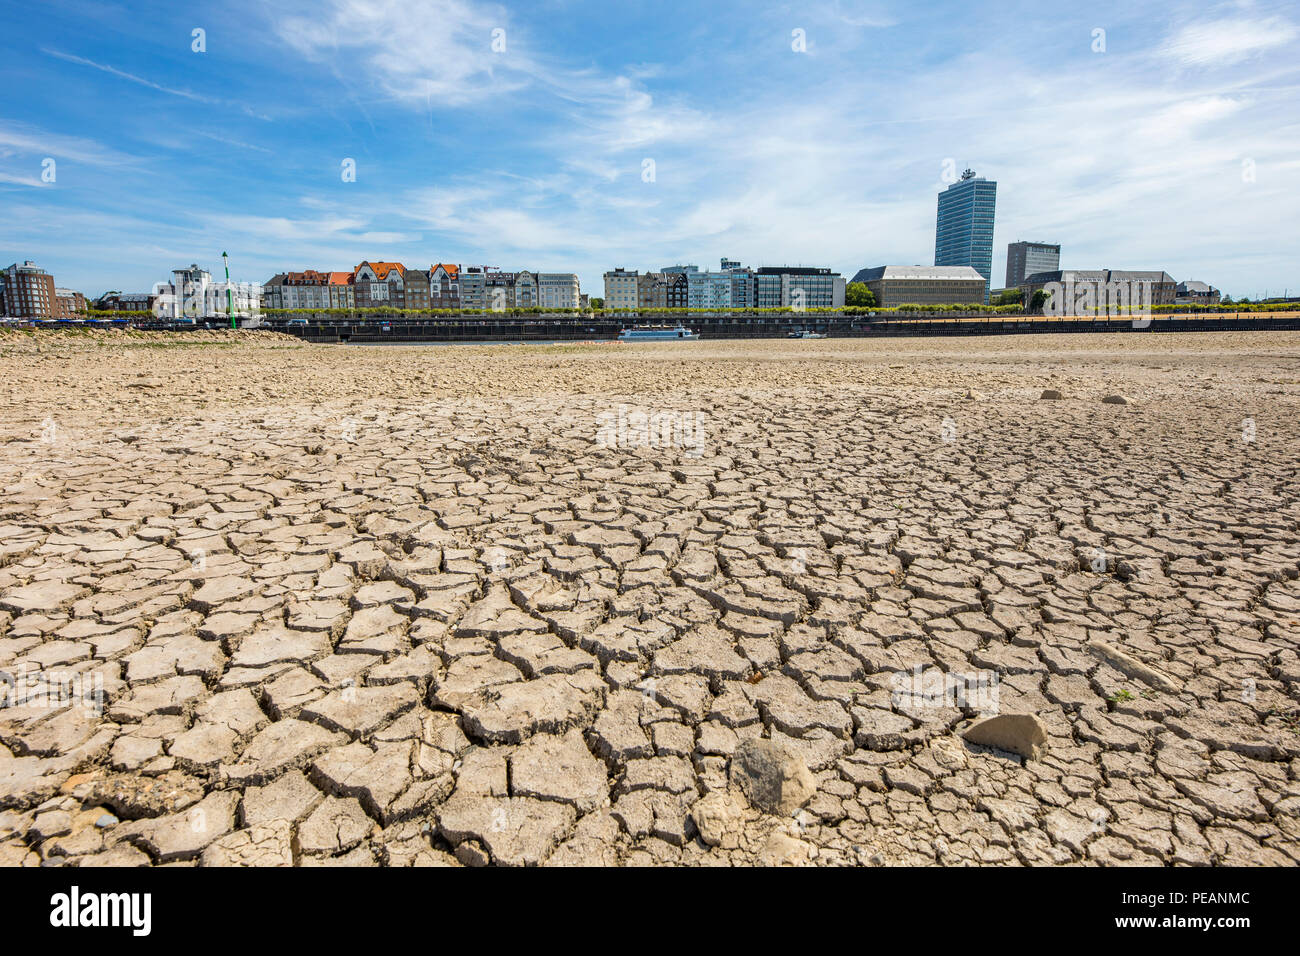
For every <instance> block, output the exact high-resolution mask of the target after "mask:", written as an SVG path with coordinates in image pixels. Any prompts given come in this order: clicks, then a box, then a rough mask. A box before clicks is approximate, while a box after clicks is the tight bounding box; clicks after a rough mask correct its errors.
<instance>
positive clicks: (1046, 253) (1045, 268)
mask: <svg viewBox="0 0 1300 956" xmlns="http://www.w3.org/2000/svg"><path fill="white" fill-rule="evenodd" d="M1059 268H1061V247H1060V245H1059V244H1057V245H1053V244H1051V243H1046V242H1012V243H1008V244H1007V285H1006V287H1007V288H1008V289H1018V288H1020V283H1022V282H1024V281H1025V277H1026V276H1031V275H1034V274H1035V273H1039V272H1055V271H1056V270H1057V269H1059Z"/></svg>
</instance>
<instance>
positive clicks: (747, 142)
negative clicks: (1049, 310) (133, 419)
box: [0, 0, 1300, 297]
mask: <svg viewBox="0 0 1300 956" xmlns="http://www.w3.org/2000/svg"><path fill="white" fill-rule="evenodd" d="M950 7H951V10H952V12H953V13H954V16H952V17H949V18H942V17H939V18H936V17H934V16H933V15H932V14H928V15H922V14H920V13H913V12H910V11H909V10H908V9H907V8H906V7H904V6H902V5H888V4H879V5H868V4H863V3H847V2H839V3H836V2H831V3H826V4H823V5H820V6H817V7H814V8H811V9H808V10H792V9H788V8H781V7H770V8H763V9H759V10H751V9H750V8H749V7H746V6H734V7H727V6H725V5H724V6H723V7H719V8H716V9H714V10H711V11H708V12H706V13H704V14H699V15H696V16H693V17H692V18H691V23H692V27H691V29H689V30H681V29H679V28H678V26H675V25H674V24H675V23H678V22H679V21H680V19H681V18H680V17H677V16H674V15H673V12H674V10H675V9H676V8H675V7H674V5H672V4H669V5H667V6H664V5H656V6H655V7H653V8H649V7H640V6H637V5H632V6H628V7H626V8H624V9H621V10H620V11H619V13H618V16H617V18H615V19H614V20H612V21H611V20H610V19H609V14H608V11H605V8H603V7H600V6H598V5H595V4H585V3H574V4H566V5H565V10H566V15H565V16H564V17H553V16H548V15H547V11H546V10H545V9H543V10H540V11H537V10H532V9H527V8H510V9H507V8H505V7H501V6H497V5H482V4H476V3H468V2H460V0H446V2H425V3H415V4H392V3H389V2H386V0H354V2H350V3H347V4H343V3H341V2H332V3H328V4H326V5H325V6H324V7H323V8H321V11H320V13H319V14H318V15H311V14H310V9H309V8H307V7H306V6H302V7H293V6H290V7H287V8H282V9H280V10H277V11H276V13H275V15H274V17H272V16H271V15H269V14H268V13H267V12H263V11H262V10H261V8H259V7H256V6H254V5H251V4H240V3H236V4H233V5H223V6H221V7H217V6H215V5H205V4H200V5H198V6H197V7H194V8H192V9H190V10H186V11H180V12H178V11H174V10H172V9H169V8H167V7H163V6H160V5H159V6H154V7H152V8H148V7H146V8H145V9H144V10H143V11H137V12H133V13H131V14H127V13H126V12H124V11H122V10H118V9H116V8H111V7H109V8H101V7H93V8H92V7H87V6H83V5H81V4H78V3H55V4H50V5H48V6H47V7H46V8H43V9H44V12H45V14H46V15H45V17H44V18H43V19H41V20H36V21H32V20H21V21H19V22H20V23H21V26H19V27H17V28H15V29H11V30H10V31H9V33H8V34H7V35H6V36H5V37H3V38H0V53H2V54H3V55H2V56H0V76H3V77H4V79H5V81H6V86H7V88H9V89H14V90H22V91H23V93H24V95H23V97H22V98H13V99H11V100H10V101H9V102H7V103H6V105H5V106H4V108H3V109H0V197H3V202H4V205H5V207H6V215H5V229H4V232H3V234H0V259H3V260H4V261H5V262H14V261H17V262H22V261H25V260H29V259H30V260H34V261H37V262H39V263H40V264H42V265H43V266H44V267H45V268H47V269H49V270H50V271H51V272H52V273H54V274H55V275H56V276H57V277H58V280H59V283H60V285H66V286H69V287H73V288H77V289H79V290H81V291H84V292H86V293H87V294H92V295H98V294H100V293H102V292H104V291H107V290H109V289H121V290H122V291H125V292H135V291H147V290H148V288H149V287H150V286H151V285H152V283H153V282H155V281H157V279H158V277H159V275H161V274H163V273H164V272H165V271H167V270H170V269H171V268H173V267H174V266H175V265H176V264H179V263H189V262H198V263H199V264H200V265H203V266H205V267H208V268H215V267H216V265H217V263H218V261H219V254H220V252H221V251H223V250H228V251H229V252H230V254H231V269H232V276H233V277H235V278H237V279H243V280H248V281H258V282H261V281H264V280H265V279H266V278H267V277H269V276H271V275H274V274H275V273H277V272H279V271H282V270H284V269H286V268H287V269H303V268H321V267H323V266H324V267H331V268H335V267H337V266H338V265H339V264H343V265H351V264H352V263H355V262H358V261H361V260H364V259H367V258H384V259H395V260H402V261H409V262H417V263H420V264H421V265H423V264H424V263H425V262H426V260H427V262H428V263H436V262H440V261H450V262H462V263H483V264H489V265H500V266H502V267H503V268H507V269H508V268H511V267H513V266H518V267H524V266H526V267H527V268H531V269H538V270H540V271H548V272H549V271H575V272H576V273H577V274H578V275H579V278H580V281H581V284H582V287H583V288H584V289H592V290H595V289H598V288H600V285H601V276H602V275H603V273H604V271H605V270H607V269H608V268H610V267H611V266H612V265H613V264H615V263H619V262H627V263H628V264H629V265H631V264H634V263H656V262H660V261H663V262H667V261H683V262H698V263H700V264H701V265H702V266H703V265H704V264H706V263H712V262H714V261H715V260H716V259H717V258H718V256H720V255H723V254H726V255H729V256H732V257H734V258H736V259H739V260H742V261H745V262H747V263H752V264H753V265H754V266H756V267H757V266H762V265H768V264H773V265H775V264H785V263H788V264H791V265H797V264H801V263H806V264H813V263H815V264H819V265H828V266H830V267H831V268H833V269H835V270H836V271H838V272H840V273H842V274H845V275H852V274H854V273H855V272H857V271H858V269H860V268H862V267H864V266H870V265H874V264H877V263H882V262H899V263H906V262H911V263H915V264H924V263H926V262H928V261H931V251H932V250H933V243H934V205H933V204H934V197H935V194H936V193H937V192H939V191H941V190H942V189H943V188H945V186H946V181H945V176H946V175H947V170H949V169H950V168H955V169H957V170H960V169H963V168H966V167H967V166H969V167H971V168H973V169H975V170H977V171H978V173H979V174H980V175H981V176H987V177H988V178H989V179H991V180H996V181H998V182H999V183H1000V184H1001V189H1000V190H999V192H1000V193H1001V195H999V197H998V199H999V202H998V216H997V226H996V230H995V235H994V239H993V244H994V259H993V266H992V271H993V273H994V274H995V275H1000V274H1001V273H1002V271H1003V270H1004V268H1005V249H1006V246H1007V244H1008V243H1009V242H1011V241H1014V240H1017V239H1021V238H1023V237H1026V236H1030V237H1032V236H1050V237H1051V241H1053V242H1060V243H1061V244H1062V246H1063V248H1064V257H1063V261H1062V263H1061V266H1062V268H1129V269H1167V270H1169V272H1170V273H1171V274H1173V275H1174V276H1176V277H1177V278H1178V279H1180V280H1184V279H1196V280H1203V281H1206V282H1209V283H1211V284H1212V285H1214V286H1215V287H1217V288H1220V289H1222V290H1224V291H1225V292H1226V293H1228V294H1231V295H1234V296H1236V297H1241V296H1250V297H1258V296H1260V295H1262V294H1264V293H1265V292H1266V291H1267V292H1269V293H1271V294H1274V295H1278V294H1281V293H1282V292H1283V290H1284V289H1287V288H1292V289H1294V286H1295V285H1297V284H1300V283H1297V281H1296V280H1295V277H1294V272H1293V269H1294V261H1295V260H1296V252H1297V239H1296V238H1295V236H1294V230H1293V228H1292V227H1291V223H1293V222H1294V220H1295V218H1296V216H1297V214H1298V213H1300V198H1298V197H1297V196H1296V195H1295V191H1294V189H1292V188H1290V180H1291V177H1292V176H1293V174H1294V172H1295V170H1296V169H1297V168H1298V167H1300V160H1297V159H1296V158H1295V157H1296V156H1297V155H1300V149H1297V147H1298V146H1300V131H1297V130H1296V129H1295V128H1294V127H1289V126H1286V125H1282V124H1281V123H1279V121H1278V119H1277V117H1280V116H1285V115H1288V114H1290V113H1294V112H1295V109H1296V106H1297V105H1300V96H1298V95H1297V86H1296V85H1295V84H1294V83H1293V82H1292V78H1293V76H1294V73H1295V69H1294V67H1293V66H1292V65H1291V64H1290V63H1288V62H1287V59H1286V54H1285V50H1286V48H1287V46H1288V44H1289V42H1290V41H1291V40H1293V39H1294V38H1295V37H1296V36H1297V30H1296V18H1295V16H1294V14H1292V13H1291V12H1290V8H1289V7H1287V6H1285V5H1283V4H1277V3H1253V4H1224V5H1220V6H1214V7H1209V8H1204V7H1201V8H1195V9H1193V8H1191V7H1189V6H1186V5H1179V4H1169V5H1167V6H1166V7H1165V8H1163V11H1162V12H1161V13H1160V14H1159V15H1152V14H1151V13H1150V11H1146V10H1144V11H1137V12H1134V11H1129V10H1126V9H1125V8H1124V7H1122V6H1120V5H1116V4H1111V5H1107V4H1102V5H1100V6H1098V7H1095V8H1093V9H1090V10H1089V12H1088V14H1087V15H1086V18H1085V17H1083V16H1074V15H1069V16H1066V17H1059V16H1058V17H1053V18H1050V19H1041V18H1040V19H1037V20H1036V19H1034V18H1032V17H1026V16H1025V14H1026V12H1027V11H1031V10H1032V8H1030V7H1028V5H1014V4H1013V5H1007V6H1005V7H1001V6H999V7H994V6H992V5H980V4H975V5H973V6H971V5H964V4H963V5H958V4H951V5H950ZM286 11H287V12H286ZM602 11H604V12H602ZM680 12H682V13H683V15H684V14H685V12H686V7H684V6H683V7H682V8H681V11H680ZM958 13H960V16H957V15H956V14H958ZM398 22H400V23H401V24H402V29H397V28H396V27H395V24H396V23H398ZM412 24H415V25H417V26H419V29H410V28H411V25H412ZM195 30H201V31H203V32H202V34H201V40H202V42H201V43H200V36H199V35H196V34H195V33H194V31H195ZM1098 30H1103V31H1104V34H1102V35H1101V36H1100V37H1099V36H1097V35H1096V32H1097V31H1098ZM497 31H504V32H502V33H499V34H498V33H497ZM1009 31H1014V33H1015V35H1016V37H1017V42H1016V43H1015V44H1008V43H1006V42H999V38H1005V36H1006V35H1007V34H1008V32H1009ZM1028 41H1032V42H1028ZM494 44H495V45H496V46H497V47H499V49H494ZM1099 45H1100V47H1101V49H1098V46H1099ZM195 46H202V48H203V49H202V50H201V51H199V50H196V49H194V47H195ZM1006 89H1014V90H1016V91H1017V97H1016V99H1015V100H1014V102H1010V101H1009V100H1008V99H1007V98H1006V97H1005V95H1003V96H1002V97H995V96H994V95H993V93H994V92H995V91H999V90H1001V91H1004V90H1006ZM1063 116H1068V117H1069V121H1068V122H1063V121H1062V120H1061V117H1063ZM47 159H50V160H53V161H54V163H53V165H52V166H51V167H47V166H46V165H45V160H47ZM348 159H351V160H353V161H354V162H355V167H354V168H355V173H356V176H355V181H351V182H344V181H343V179H344V177H343V175H342V173H343V171H344V166H343V164H344V161H345V160H348ZM647 161H650V165H647ZM47 172H48V173H52V174H53V175H52V177H51V178H52V180H53V181H46V180H45V179H44V178H43V177H44V176H46V175H47ZM1216 221H1219V222H1223V223H1225V224H1231V226H1232V234H1233V240H1232V242H1231V243H1229V241H1228V240H1227V239H1226V238H1225V236H1224V232H1223V230H1220V229H1216V228H1214V227H1213V225H1212V224H1213V223H1215V222H1216ZM1207 224H1211V225H1210V226H1209V227H1208V228H1207ZM1225 228H1226V225H1225ZM994 284H995V285H996V283H994Z"/></svg>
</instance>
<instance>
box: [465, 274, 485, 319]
mask: <svg viewBox="0 0 1300 956" xmlns="http://www.w3.org/2000/svg"><path fill="white" fill-rule="evenodd" d="M483 270H484V267H483V266H466V267H465V268H464V269H462V270H461V271H460V306H461V308H463V309H486V308H487V273H486V272H484V271H483Z"/></svg>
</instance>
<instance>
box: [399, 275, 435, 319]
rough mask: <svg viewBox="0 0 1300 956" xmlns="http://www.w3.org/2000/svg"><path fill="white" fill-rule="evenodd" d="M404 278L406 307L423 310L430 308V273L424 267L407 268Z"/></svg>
mask: <svg viewBox="0 0 1300 956" xmlns="http://www.w3.org/2000/svg"><path fill="white" fill-rule="evenodd" d="M403 278H404V279H405V281H406V308H408V309H416V310H418V311H421V312H423V311H425V310H427V309H429V308H430V306H429V295H430V284H429V273H428V272H427V271H426V270H424V269H407V270H406V271H405V272H404V273H403Z"/></svg>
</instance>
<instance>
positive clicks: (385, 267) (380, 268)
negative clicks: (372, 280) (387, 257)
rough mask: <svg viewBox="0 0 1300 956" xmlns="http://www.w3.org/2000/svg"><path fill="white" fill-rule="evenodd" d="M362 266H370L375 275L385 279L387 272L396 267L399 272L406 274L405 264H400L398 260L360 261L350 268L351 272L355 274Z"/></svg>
mask: <svg viewBox="0 0 1300 956" xmlns="http://www.w3.org/2000/svg"><path fill="white" fill-rule="evenodd" d="M363 266H370V268H371V269H373V270H374V271H375V275H376V276H377V277H378V278H380V279H387V278H388V273H390V272H392V271H393V270H394V269H396V270H397V271H398V273H399V274H401V275H406V266H404V265H402V264H401V263H400V262H362V263H361V264H360V265H358V266H357V267H356V268H355V269H353V270H352V274H353V275H354V276H355V275H356V274H357V273H358V272H360V271H361V269H362V267H363Z"/></svg>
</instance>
